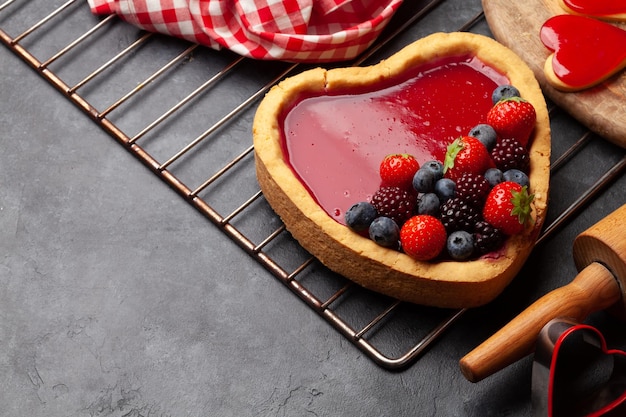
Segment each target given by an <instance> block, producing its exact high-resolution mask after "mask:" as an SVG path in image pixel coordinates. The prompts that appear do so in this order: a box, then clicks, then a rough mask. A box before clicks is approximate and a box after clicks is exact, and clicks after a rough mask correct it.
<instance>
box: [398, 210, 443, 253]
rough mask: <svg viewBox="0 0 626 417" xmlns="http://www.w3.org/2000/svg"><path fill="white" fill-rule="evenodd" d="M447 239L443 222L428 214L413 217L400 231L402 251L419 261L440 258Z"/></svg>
mask: <svg viewBox="0 0 626 417" xmlns="http://www.w3.org/2000/svg"><path fill="white" fill-rule="evenodd" d="M446 239H447V235H446V229H445V228H444V227H443V224H441V221H440V220H439V219H437V218H436V217H433V216H429V215H427V214H418V215H417V216H413V217H411V218H410V219H409V220H407V221H406V223H404V225H403V226H402V228H401V229H400V242H401V245H402V250H404V252H405V253H406V254H407V255H409V256H410V257H412V258H414V259H416V260H418V261H428V260H431V259H434V258H436V257H437V256H439V254H440V253H441V251H442V250H443V248H444V247H445V245H446Z"/></svg>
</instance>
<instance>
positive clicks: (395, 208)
mask: <svg viewBox="0 0 626 417" xmlns="http://www.w3.org/2000/svg"><path fill="white" fill-rule="evenodd" d="M416 204H417V199H416V198H415V196H414V195H413V194H411V193H409V192H408V191H406V190H403V189H402V188H400V187H381V188H379V189H378V190H377V191H376V192H375V193H374V195H373V196H372V205H373V206H374V208H375V209H376V212H377V213H378V215H379V216H384V217H389V218H390V219H392V220H393V221H395V222H396V223H397V224H398V226H402V225H403V224H404V222H405V221H407V220H408V219H409V217H411V216H412V215H413V212H414V210H415V206H416Z"/></svg>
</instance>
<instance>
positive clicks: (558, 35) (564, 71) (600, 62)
mask: <svg viewBox="0 0 626 417" xmlns="http://www.w3.org/2000/svg"><path fill="white" fill-rule="evenodd" d="M540 38H541V41H542V42H543V44H544V45H545V46H546V47H547V48H548V49H550V50H551V51H554V58H553V60H552V68H553V70H554V73H555V74H556V76H557V77H558V78H559V79H560V80H561V81H563V82H564V83H566V84H568V85H570V86H572V87H585V86H588V85H593V84H595V83H597V82H598V81H599V80H604V79H606V78H607V77H608V76H610V75H611V74H612V73H614V72H615V71H616V70H617V69H619V68H620V67H622V66H623V64H624V60H626V47H625V46H624V45H626V31H623V30H622V29H619V28H618V27H615V26H613V25H610V24H608V23H605V22H601V21H599V20H596V19H592V18H589V17H584V16H575V15H559V16H554V17H552V18H550V19H548V20H547V21H546V22H545V23H544V25H543V26H542V28H541V31H540Z"/></svg>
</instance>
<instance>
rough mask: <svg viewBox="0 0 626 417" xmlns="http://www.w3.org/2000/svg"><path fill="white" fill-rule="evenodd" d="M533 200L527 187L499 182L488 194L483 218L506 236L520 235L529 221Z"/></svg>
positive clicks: (510, 182)
mask: <svg viewBox="0 0 626 417" xmlns="http://www.w3.org/2000/svg"><path fill="white" fill-rule="evenodd" d="M533 198H534V195H533V194H528V188H527V187H523V186H521V185H519V184H518V183H516V182H513V181H505V182H501V183H500V184H498V185H496V186H495V187H493V188H492V189H491V191H490V192H489V195H488V196H487V201H486V202H485V206H484V207H483V217H484V219H485V220H486V221H487V222H489V223H490V224H491V225H492V226H494V227H497V228H498V229H501V230H502V232H503V233H505V234H506V235H514V234H516V233H520V232H522V231H523V230H524V227H526V224H527V223H528V221H529V220H530V213H531V210H532V209H531V206H530V203H531V202H532V200H533Z"/></svg>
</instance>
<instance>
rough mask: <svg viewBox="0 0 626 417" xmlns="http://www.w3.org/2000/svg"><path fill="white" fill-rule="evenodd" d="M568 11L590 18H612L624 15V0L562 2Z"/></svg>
mask: <svg viewBox="0 0 626 417" xmlns="http://www.w3.org/2000/svg"><path fill="white" fill-rule="evenodd" d="M563 4H565V6H566V7H568V8H569V9H570V10H572V11H574V12H576V13H580V14H585V15H590V16H598V17H603V16H614V15H618V14H624V13H626V1H625V0H604V1H600V0H563Z"/></svg>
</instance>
